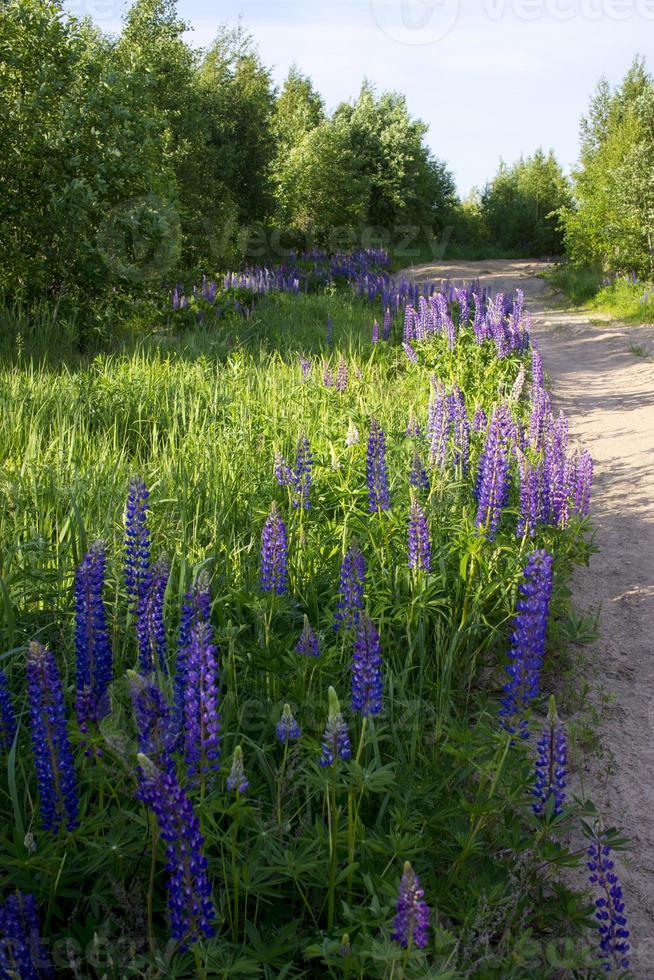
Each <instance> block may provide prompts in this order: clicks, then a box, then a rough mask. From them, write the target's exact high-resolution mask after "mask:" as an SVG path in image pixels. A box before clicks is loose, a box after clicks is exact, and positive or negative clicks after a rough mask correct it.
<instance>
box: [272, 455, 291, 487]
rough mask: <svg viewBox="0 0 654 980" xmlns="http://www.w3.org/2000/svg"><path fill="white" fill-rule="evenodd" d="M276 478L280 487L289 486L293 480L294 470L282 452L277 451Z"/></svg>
mask: <svg viewBox="0 0 654 980" xmlns="http://www.w3.org/2000/svg"><path fill="white" fill-rule="evenodd" d="M275 479H276V480H277V482H278V484H279V485H280V487H288V486H290V485H291V483H292V482H293V470H292V469H291V467H290V466H289V465H288V463H287V462H286V460H285V459H284V457H283V456H282V454H281V453H279V452H277V453H275Z"/></svg>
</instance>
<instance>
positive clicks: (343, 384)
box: [336, 357, 347, 392]
mask: <svg viewBox="0 0 654 980" xmlns="http://www.w3.org/2000/svg"><path fill="white" fill-rule="evenodd" d="M346 388H347V361H346V360H345V358H343V357H340V358H339V360H338V370H337V372H336V391H341V392H343V391H345V389H346Z"/></svg>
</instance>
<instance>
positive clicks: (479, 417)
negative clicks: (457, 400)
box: [472, 407, 488, 432]
mask: <svg viewBox="0 0 654 980" xmlns="http://www.w3.org/2000/svg"><path fill="white" fill-rule="evenodd" d="M487 425H488V419H487V418H486V412H485V411H484V410H483V408H481V407H479V408H477V409H475V414H474V415H473V418H472V428H473V429H474V430H475V432H484V431H485V429H486V426H487Z"/></svg>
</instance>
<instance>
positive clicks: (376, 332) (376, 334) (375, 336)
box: [372, 320, 379, 344]
mask: <svg viewBox="0 0 654 980" xmlns="http://www.w3.org/2000/svg"><path fill="white" fill-rule="evenodd" d="M372 342H373V344H378V343H379V324H378V323H377V321H376V320H375V321H374V322H373V325H372Z"/></svg>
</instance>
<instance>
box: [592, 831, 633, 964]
mask: <svg viewBox="0 0 654 980" xmlns="http://www.w3.org/2000/svg"><path fill="white" fill-rule="evenodd" d="M610 855H611V848H610V846H609V844H608V843H607V841H606V838H605V837H604V836H603V835H602V834H596V835H595V839H594V840H593V841H592V842H591V844H590V847H589V848H588V857H589V859H590V860H589V861H588V865H587V866H588V870H589V871H590V875H589V879H588V880H589V881H590V883H591V885H593V886H595V887H596V888H597V891H598V892H599V898H597V899H595V909H596V911H595V918H596V919H597V922H598V929H599V933H600V950H601V954H600V957H601V960H602V968H603V969H604V970H606V971H607V973H608V972H613V971H614V970H616V971H622V970H628V969H629V958H628V956H627V953H628V952H629V943H628V942H627V939H628V938H629V930H628V929H627V917H626V915H625V914H624V902H623V900H622V888H621V887H620V882H619V880H618V876H617V875H616V873H615V870H614V869H615V865H614V863H613V860H612V859H611V857H610Z"/></svg>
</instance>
